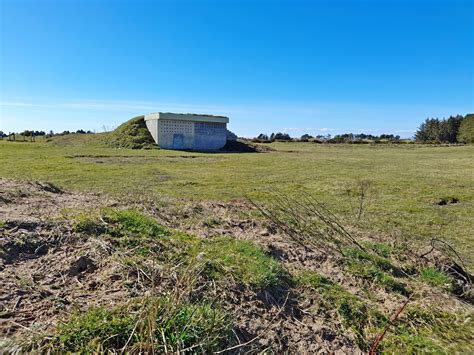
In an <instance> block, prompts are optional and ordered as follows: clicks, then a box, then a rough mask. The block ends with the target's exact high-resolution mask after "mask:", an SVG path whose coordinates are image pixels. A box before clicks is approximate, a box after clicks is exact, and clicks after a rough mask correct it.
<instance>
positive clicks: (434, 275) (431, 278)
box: [420, 267, 452, 289]
mask: <svg viewBox="0 0 474 355" xmlns="http://www.w3.org/2000/svg"><path fill="white" fill-rule="evenodd" d="M420 279H421V280H422V281H424V282H426V283H428V284H430V285H431V286H435V287H442V288H447V289H450V288H451V284H452V282H451V279H450V278H449V276H448V275H446V274H445V273H444V272H442V271H440V270H438V269H436V268H434V267H426V268H423V269H421V270H420Z"/></svg>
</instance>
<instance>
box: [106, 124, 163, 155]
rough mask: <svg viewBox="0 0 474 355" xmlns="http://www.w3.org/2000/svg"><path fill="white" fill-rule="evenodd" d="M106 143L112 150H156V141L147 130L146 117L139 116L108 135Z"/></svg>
mask: <svg viewBox="0 0 474 355" xmlns="http://www.w3.org/2000/svg"><path fill="white" fill-rule="evenodd" d="M104 141H105V143H106V144H107V145H108V146H110V147H112V148H125V149H151V148H156V145H155V141H154V140H153V137H152V136H151V134H150V132H149V131H148V129H147V128H146V124H145V116H137V117H134V118H132V119H130V120H128V121H127V122H125V123H123V124H121V125H120V126H118V127H117V128H116V129H115V130H114V131H112V132H110V133H109V134H107V136H106V137H104Z"/></svg>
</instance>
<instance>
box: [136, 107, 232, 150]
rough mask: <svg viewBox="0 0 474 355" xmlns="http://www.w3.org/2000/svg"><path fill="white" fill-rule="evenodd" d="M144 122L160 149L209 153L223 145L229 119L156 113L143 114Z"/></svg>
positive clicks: (225, 139)
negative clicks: (205, 151) (204, 151)
mask: <svg viewBox="0 0 474 355" xmlns="http://www.w3.org/2000/svg"><path fill="white" fill-rule="evenodd" d="M145 123H146V126H147V128H148V130H149V131H150V133H151V135H152V136H153V139H154V140H155V142H156V144H158V145H159V146H160V147H161V148H165V149H183V150H186V149H189V150H207V151H210V150H219V149H220V148H222V147H223V146H224V145H225V144H226V141H227V123H229V118H228V117H225V116H212V115H198V114H190V113H188V114H181V113H170V112H157V113H151V114H149V115H145Z"/></svg>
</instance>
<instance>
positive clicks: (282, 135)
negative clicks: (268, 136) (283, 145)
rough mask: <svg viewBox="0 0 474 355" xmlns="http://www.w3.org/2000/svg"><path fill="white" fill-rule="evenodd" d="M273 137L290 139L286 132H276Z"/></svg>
mask: <svg viewBox="0 0 474 355" xmlns="http://www.w3.org/2000/svg"><path fill="white" fill-rule="evenodd" d="M272 134H273V133H272ZM273 139H274V140H279V141H289V140H291V137H290V135H289V134H288V133H281V132H278V133H275V135H274V136H273Z"/></svg>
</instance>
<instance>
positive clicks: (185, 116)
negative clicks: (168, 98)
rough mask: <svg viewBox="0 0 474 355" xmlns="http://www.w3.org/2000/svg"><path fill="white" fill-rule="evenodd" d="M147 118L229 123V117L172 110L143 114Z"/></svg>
mask: <svg viewBox="0 0 474 355" xmlns="http://www.w3.org/2000/svg"><path fill="white" fill-rule="evenodd" d="M147 120H177V121H196V122H214V123H229V117H226V116H215V115H208V114H196V113H173V112H153V113H149V114H147V115H145V121H147Z"/></svg>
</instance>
